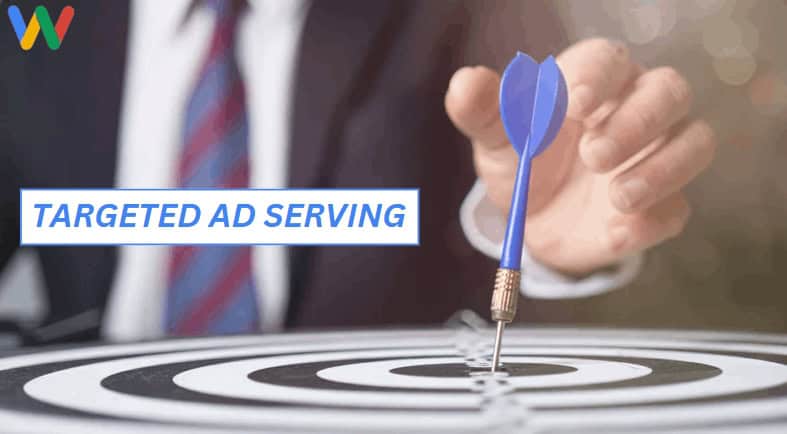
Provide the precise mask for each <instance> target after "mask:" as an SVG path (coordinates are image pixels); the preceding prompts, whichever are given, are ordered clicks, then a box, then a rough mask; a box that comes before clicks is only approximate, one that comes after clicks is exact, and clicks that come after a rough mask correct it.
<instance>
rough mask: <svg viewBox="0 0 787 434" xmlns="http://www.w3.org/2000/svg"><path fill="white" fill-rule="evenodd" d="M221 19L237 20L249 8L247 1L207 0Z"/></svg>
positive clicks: (208, 4) (207, 3) (206, 2)
mask: <svg viewBox="0 0 787 434" xmlns="http://www.w3.org/2000/svg"><path fill="white" fill-rule="evenodd" d="M205 4H206V5H207V6H208V7H209V8H210V9H212V10H213V11H214V12H215V13H216V16H217V17H218V18H219V19H227V18H229V19H236V18H238V16H239V15H240V14H241V13H242V12H243V11H244V10H245V9H246V6H248V4H247V2H246V0H205Z"/></svg>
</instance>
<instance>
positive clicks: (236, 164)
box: [165, 0, 260, 336]
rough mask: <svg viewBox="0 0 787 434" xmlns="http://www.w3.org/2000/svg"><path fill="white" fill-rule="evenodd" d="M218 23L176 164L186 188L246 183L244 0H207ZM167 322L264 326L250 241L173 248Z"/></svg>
mask: <svg viewBox="0 0 787 434" xmlns="http://www.w3.org/2000/svg"><path fill="white" fill-rule="evenodd" d="M206 4H207V5H209V6H210V8H211V9H212V10H213V11H214V12H215V15H216V22H215V28H214V32H213V37H212V39H211V41H210V48H209V50H208V54H207V56H206V58H205V60H204V63H203V64H202V67H201V69H200V73H199V76H198V81H197V83H196V86H195V87H194V90H193V92H192V94H191V97H190V99H189V101H188V105H187V107H186V116H185V123H184V128H183V135H182V138H183V148H182V150H181V157H180V162H179V165H178V178H177V179H178V184H179V186H180V187H182V188H247V187H248V186H249V149H248V147H249V143H248V142H249V120H248V116H247V113H246V100H245V89H244V85H243V80H242V77H241V74H240V71H239V69H238V60H237V56H236V53H235V46H236V43H235V42H236V34H237V31H236V30H237V27H238V20H239V18H240V16H241V13H242V12H243V9H244V6H245V2H241V1H233V0H215V1H208V2H206ZM168 282H169V289H168V293H167V304H166V312H165V327H166V329H167V332H168V333H169V334H171V335H177V336H197V335H215V334H233V333H245V332H251V331H255V330H258V329H259V324H260V318H259V312H258V309H257V299H256V298H257V294H256V290H255V285H254V279H253V276H252V272H251V248H250V247H249V246H175V247H173V248H172V252H171V257H170V264H169V279H168Z"/></svg>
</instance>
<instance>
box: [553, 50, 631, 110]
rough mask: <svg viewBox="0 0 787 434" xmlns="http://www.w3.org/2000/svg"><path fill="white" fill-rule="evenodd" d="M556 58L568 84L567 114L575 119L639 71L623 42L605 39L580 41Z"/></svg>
mask: <svg viewBox="0 0 787 434" xmlns="http://www.w3.org/2000/svg"><path fill="white" fill-rule="evenodd" d="M557 61H558V64H559V65H560V69H561V70H562V71H563V74H564V75H565V78H566V86H567V88H568V97H569V104H568V110H567V116H568V117H570V118H572V119H575V120H583V119H585V118H586V117H588V116H590V114H592V113H593V112H594V111H595V110H596V109H597V108H598V107H599V106H601V105H602V104H603V103H604V102H605V101H607V100H610V99H615V98H616V97H617V95H618V94H620V93H621V91H622V90H623V89H624V88H625V86H626V84H627V83H629V82H630V81H631V79H632V77H633V76H634V75H635V74H637V72H638V71H639V68H638V67H637V66H636V65H634V64H633V63H632V62H631V59H630V58H629V52H628V49H627V48H626V46H625V45H624V44H623V43H620V42H615V41H610V40H607V39H587V40H584V41H581V42H579V43H577V44H575V45H573V46H571V47H569V48H568V49H567V50H566V51H564V52H563V53H561V54H560V56H559V57H558V59H557Z"/></svg>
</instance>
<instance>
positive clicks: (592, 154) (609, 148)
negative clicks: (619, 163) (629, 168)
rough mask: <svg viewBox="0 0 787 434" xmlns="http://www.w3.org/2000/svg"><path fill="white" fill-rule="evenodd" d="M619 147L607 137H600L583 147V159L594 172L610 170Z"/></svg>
mask: <svg viewBox="0 0 787 434" xmlns="http://www.w3.org/2000/svg"><path fill="white" fill-rule="evenodd" d="M616 149H617V145H616V144H615V142H613V141H612V140H610V139H608V138H606V137H599V138H598V139H595V140H592V141H590V142H589V143H587V144H586V145H585V146H583V147H582V149H581V151H582V158H583V159H584V160H585V164H587V166H588V167H590V168H591V169H593V170H607V169H609V168H610V167H609V166H610V165H611V163H612V158H613V157H614V155H615V150H616Z"/></svg>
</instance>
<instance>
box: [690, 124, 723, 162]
mask: <svg viewBox="0 0 787 434" xmlns="http://www.w3.org/2000/svg"><path fill="white" fill-rule="evenodd" d="M692 129H693V130H694V139H693V142H694V146H696V147H697V148H698V151H697V152H698V153H699V155H700V156H701V158H702V165H703V167H705V166H707V165H708V164H710V163H711V161H713V159H714V157H715V156H716V149H717V147H718V142H717V141H716V134H715V132H714V131H713V128H711V126H710V125H709V124H708V123H707V122H705V121H702V120H698V121H694V122H693V124H692Z"/></svg>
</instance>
